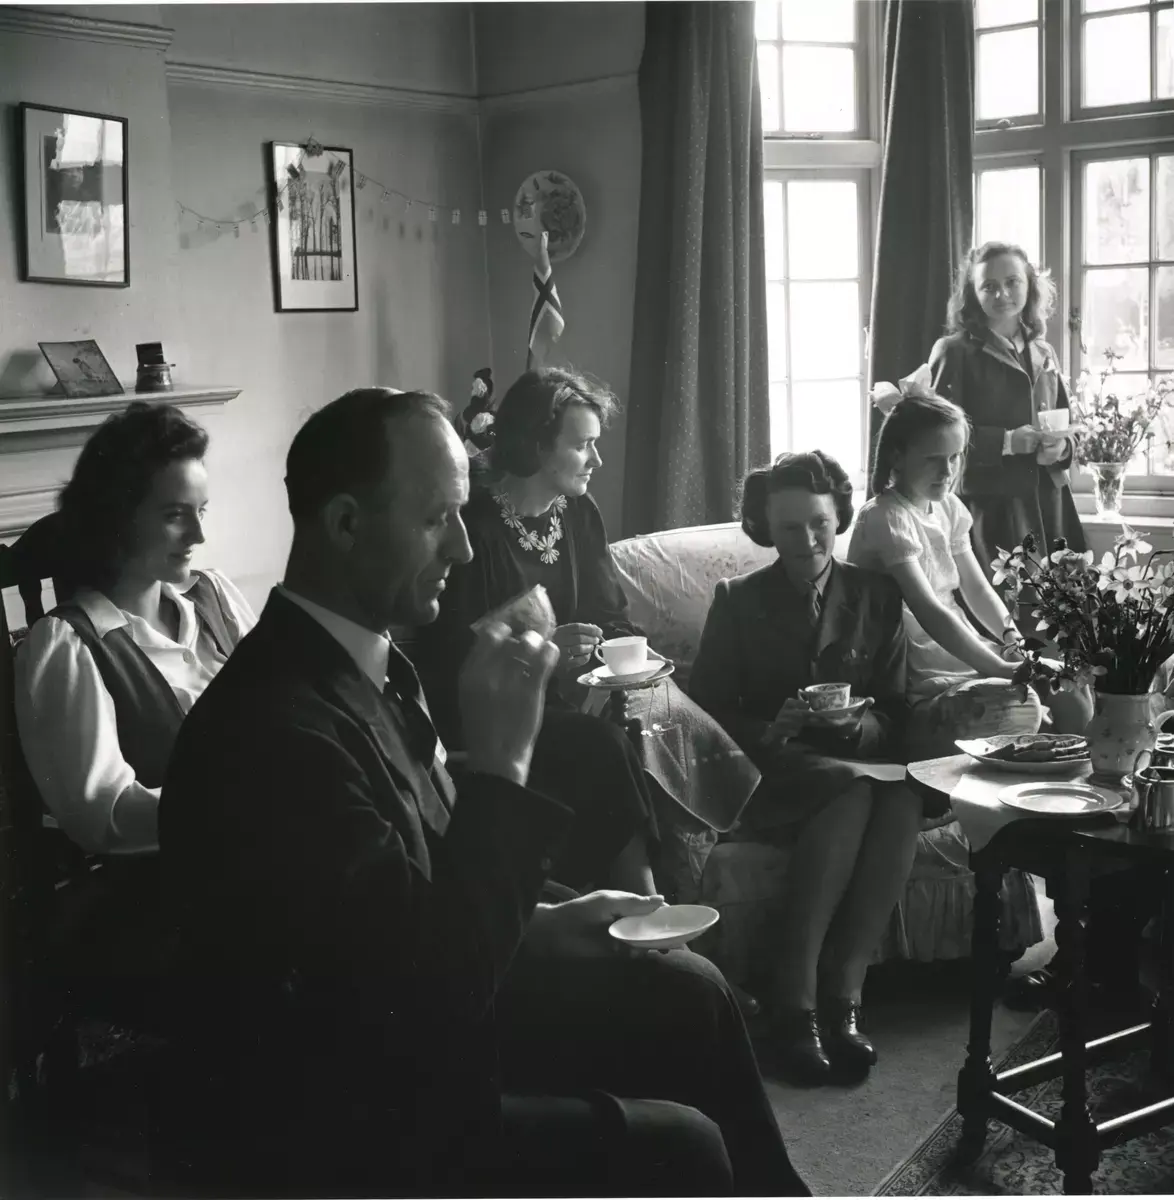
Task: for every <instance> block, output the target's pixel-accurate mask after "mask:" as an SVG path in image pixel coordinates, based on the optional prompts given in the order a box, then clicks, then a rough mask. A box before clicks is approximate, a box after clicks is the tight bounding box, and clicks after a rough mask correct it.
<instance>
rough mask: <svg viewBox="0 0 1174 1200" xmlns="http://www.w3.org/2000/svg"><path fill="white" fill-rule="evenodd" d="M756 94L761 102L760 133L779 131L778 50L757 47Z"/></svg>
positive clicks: (776, 48)
mask: <svg viewBox="0 0 1174 1200" xmlns="http://www.w3.org/2000/svg"><path fill="white" fill-rule="evenodd" d="M758 94H759V99H760V100H761V102H762V132H763V133H776V132H778V129H779V48H778V46H770V45H764V46H759V47H758Z"/></svg>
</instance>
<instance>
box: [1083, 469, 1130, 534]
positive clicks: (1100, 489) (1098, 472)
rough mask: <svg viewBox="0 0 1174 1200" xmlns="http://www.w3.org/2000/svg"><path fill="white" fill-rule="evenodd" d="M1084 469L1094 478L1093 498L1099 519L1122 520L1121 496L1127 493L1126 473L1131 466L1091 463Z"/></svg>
mask: <svg viewBox="0 0 1174 1200" xmlns="http://www.w3.org/2000/svg"><path fill="white" fill-rule="evenodd" d="M1084 469H1085V470H1086V471H1087V472H1088V473H1089V474H1090V475H1091V476H1092V498H1093V503H1094V504H1095V505H1096V506H1097V516H1098V517H1108V518H1109V519H1110V520H1113V521H1120V520H1122V516H1121V494H1122V492H1124V491H1125V473H1126V472H1127V471H1128V470H1129V464H1128V463H1123V462H1095V463H1094V462H1090V463H1085V464H1084Z"/></svg>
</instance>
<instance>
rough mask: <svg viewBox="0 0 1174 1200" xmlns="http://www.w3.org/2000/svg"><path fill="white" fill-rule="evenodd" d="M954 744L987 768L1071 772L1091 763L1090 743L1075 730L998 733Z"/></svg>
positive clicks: (1041, 772)
mask: <svg viewBox="0 0 1174 1200" xmlns="http://www.w3.org/2000/svg"><path fill="white" fill-rule="evenodd" d="M954 745H955V746H957V747H958V749H959V750H961V751H963V752H964V753H966V754H969V755H970V757H971V758H973V759H974V760H975V761H977V762H980V763H982V765H983V766H984V767H994V768H995V769H996V770H999V771H1014V772H1016V773H1017V774H1020V775H1072V774H1075V773H1076V772H1077V771H1078V770H1079V769H1080V768H1081V767H1084V766H1087V765H1088V763H1089V755H1088V742H1087V741H1086V740H1085V739H1084V738H1083V737H1081V736H1080V735H1079V734H1074V733H1073V734H1069V733H1016V734H999V735H997V736H995V737H986V738H970V739H968V740H964V741H957V742H955V743H954Z"/></svg>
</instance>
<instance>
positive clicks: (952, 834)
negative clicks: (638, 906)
mask: <svg viewBox="0 0 1174 1200" xmlns="http://www.w3.org/2000/svg"><path fill="white" fill-rule="evenodd" d="M847 539H848V534H844V535H842V536H841V538H840V539H839V540H838V542H837V547H836V549H837V553H838V554H840V555H842V554H843V553H844V552H845V551H846V549H847ZM612 553H613V555H614V556H615V561H616V565H617V566H618V568H619V572H620V577H621V579H622V580H623V584H624V589H625V591H626V592H627V595H628V600H629V602H630V604H631V608H632V620H633V621H634V622H635V623H636V624H637V625H639V626H640V627H641V628H643V629H644V630H645V631H646V633H647V634H648V638H649V642H650V643H651V644H652V645H653V646H654V647H655V648H656V649H657V650H659V651H660V652H661V653H663V654H666V655H668V657H670V658H671V659H673V660H674V661H675V662H676V664H677V672H676V679H677V682H678V683H679V684H680V686H681V687H682V688H684V689H685V691H688V684H689V668H690V667H691V665H692V663H693V660H694V658H695V656H696V653H697V647H698V643H699V642H700V640H701V630H702V627H703V626H704V624H705V616H706V613H707V611H708V609H709V604H710V600H711V599H712V597H713V592H714V587H715V585H716V584H717V582H718V580H719V579H723V578H730V577H732V576H735V575H741V574H744V573H745V572H747V571H752V570H754V569H755V568H757V567H760V566H764V565H765V564H767V563H768V562H770V561H772V559H773V558H774V551H773V550H764V549H763V548H762V547H760V546H756V545H754V544H753V543H752V542H751V541H750V539H749V538H748V537H746V535H745V534H744V533H743V532H742V530H741V528H740V526H739V525H737V524H734V523H730V524H724V525H699V526H693V527H691V528H687V529H673V530H669V531H666V532H663V533H652V534H645V535H643V536H640V537H634V538H627V539H625V540H623V541H620V542H615V543H613V544H612ZM714 840H715V838H714V835H713V834H699V835H698V841H699V847H698V850H697V853H696V854H694V855H692V861H693V862H694V863H695V868H694V872H693V884H694V891H693V895H691V896H689V895H679V896H678V899H680V900H690V899H692V900H698V901H700V902H702V903H705V904H711V905H712V906H713V907H714V908H716V909H718V910H719V911H720V912H721V914H722V919H721V921H719V922H718V924H717V925H716V926H714V929H713V932H712V934H710V935H707V936H708V938H709V940H708V941H707V942H706V944H705V946H704V947H702V948H703V949H704V950H705V952H706V953H708V954H710V955H711V956H712V957H714V958H715V959H716V960H717V961H719V962H720V964H721V966H722V968H723V970H725V972H726V973H727V974H728V975H729V976H730V978H731V979H734V980H735V981H737V982H739V983H742V984H752V983H753V982H754V963H755V961H756V959H758V960H759V961H762V958H761V957H760V956H758V955H756V953H755V950H756V947H757V946H759V945H760V944H763V942H762V939H763V936H764V933H766V932H767V931H768V930H769V927H770V925H771V924H772V922H774V921H775V920H776V919H777V917H778V915H779V907H778V906H779V902H780V890H781V881H782V879H783V876H784V873H785V872H786V869H787V859H788V854H787V851H786V850H782V849H777V848H775V847H773V846H767V845H763V844H757V843H754V842H738V841H726V842H723V841H720V840H718V841H717V844H716V845H713V842H714ZM967 862H968V850H967V846H966V842H965V838H964V837H963V835H962V832H961V829H960V828H959V826H958V823H957V821H955V820H954V819H953V818H952V816H951V815H950V814H948V813H947V814H946V815H945V816H943V817H941V818H937V819H934V820H930V821H926V822H925V824H924V826H923V828H922V832H921V835H920V840H919V844H918V848H917V856H916V859H915V861H914V865H913V871H912V873H911V875H910V877H909V882H908V884H907V885H906V889H905V895H904V898H903V899H902V901H901V902H900V904H899V905H898V907H897V909H896V910H895V912H894V914H893V919H892V922H891V924H890V927H889V932H888V935H887V937H886V939H885V941H884V943H883V944H882V945H881V947H880V948H879V949H878V952H877V960H878V961H880V960H883V959H888V958H904V959H916V960H920V961H931V960H935V959H947V958H960V957H964V956H966V955H968V954H969V952H970V926H971V916H972V911H973V898H974V882H973V876H972V874H971V872H970V869H969V867H968V865H967ZM1002 929H1003V943H1004V945H1005V946H1006V947H1008V948H1010V947H1013V946H1028V945H1031V944H1033V943H1034V942H1037V941H1039V940H1040V938H1041V937H1042V936H1043V934H1042V930H1041V928H1040V918H1039V908H1038V904H1037V902H1036V896H1035V891H1034V889H1033V888H1032V886H1031V883H1030V880H1029V879H1028V878H1027V877H1026V876H1023V875H1021V874H1019V873H1015V874H1011V875H1008V877H1007V879H1006V882H1005V886H1004V914H1003V922H1002Z"/></svg>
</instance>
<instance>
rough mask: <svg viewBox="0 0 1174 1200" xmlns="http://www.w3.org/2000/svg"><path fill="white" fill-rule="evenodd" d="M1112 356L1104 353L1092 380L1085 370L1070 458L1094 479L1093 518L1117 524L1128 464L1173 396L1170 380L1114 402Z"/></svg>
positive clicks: (1114, 356)
mask: <svg viewBox="0 0 1174 1200" xmlns="http://www.w3.org/2000/svg"><path fill="white" fill-rule="evenodd" d="M1122 357H1123V356H1122V355H1120V354H1118V353H1117V352H1116V351H1115V350H1112V349H1109V350H1106V351H1105V366H1104V368H1103V369H1102V370H1101V372H1100V374H1099V378H1097V379H1095V380H1094V378H1093V376H1092V373H1091V372H1090V371H1089V370H1088V368H1087V367H1086V368H1085V369H1084V371H1083V372H1082V373H1081V376H1080V379H1079V381H1078V383H1077V386H1076V394H1075V396H1074V397H1073V401H1072V408H1073V416H1074V422H1075V429H1074V433H1075V448H1074V451H1073V458H1075V460H1076V462H1077V463H1079V464H1080V466H1082V467H1084V468H1085V470H1087V471H1088V472H1089V474H1090V475H1092V478H1093V496H1094V499H1095V501H1096V506H1097V513H1098V514H1099V515H1101V516H1107V517H1111V518H1113V519H1119V518H1120V516H1121V492H1122V490H1123V488H1124V486H1125V474H1126V472H1127V471H1128V470H1129V461H1130V459H1132V458H1133V456H1134V454H1136V453H1137V450H1138V447H1139V446H1140V445H1141V443H1142V441H1143V440H1144V438H1145V436H1146V434H1147V433H1148V432H1149V429H1150V426H1151V425H1152V424H1153V423H1154V420H1155V419H1156V418H1157V416H1158V413H1159V412H1161V410H1162V408H1163V407H1164V406H1165V405H1166V404H1168V403H1169V402H1170V400H1171V399H1172V398H1174V397H1172V395H1171V392H1172V391H1174V387H1172V385H1171V383H1170V380H1169V379H1159V380H1158V381H1157V382H1150V383H1149V384H1148V385H1147V387H1146V389H1145V391H1143V392H1141V393H1140V394H1138V395H1134V396H1118V394H1117V389H1116V388H1114V387H1113V386H1112V385H1111V384H1110V383H1109V380H1110V379H1111V378H1112V377H1113V376H1114V375H1115V374H1116V371H1117V365H1116V364H1117V360H1118V359H1120V358H1122Z"/></svg>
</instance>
